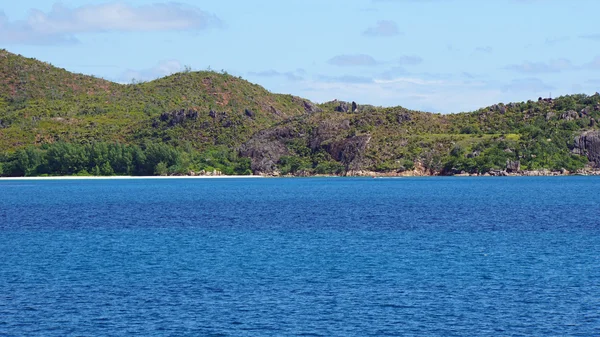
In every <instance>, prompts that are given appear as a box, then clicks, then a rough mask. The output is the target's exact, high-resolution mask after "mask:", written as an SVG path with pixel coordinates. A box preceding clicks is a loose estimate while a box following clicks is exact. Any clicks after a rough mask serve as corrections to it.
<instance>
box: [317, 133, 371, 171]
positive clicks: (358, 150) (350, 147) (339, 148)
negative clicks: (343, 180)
mask: <svg viewBox="0 0 600 337" xmlns="http://www.w3.org/2000/svg"><path fill="white" fill-rule="evenodd" d="M370 140H371V136H369V135H364V136H352V137H348V138H346V139H342V140H339V141H337V142H334V143H331V144H327V145H325V146H324V148H325V150H326V151H327V152H328V153H329V154H330V155H331V157H332V158H333V159H335V160H337V161H339V162H340V163H342V164H343V165H344V168H345V169H346V171H354V170H360V169H361V168H362V166H363V165H362V164H363V155H364V153H365V151H366V149H367V146H368V145H369V141H370Z"/></svg>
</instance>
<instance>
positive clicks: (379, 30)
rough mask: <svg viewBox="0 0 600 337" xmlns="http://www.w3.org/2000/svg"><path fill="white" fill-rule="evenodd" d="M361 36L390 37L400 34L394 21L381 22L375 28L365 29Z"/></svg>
mask: <svg viewBox="0 0 600 337" xmlns="http://www.w3.org/2000/svg"><path fill="white" fill-rule="evenodd" d="M363 34H364V35H366V36H372V37H391V36H397V35H400V34H402V33H401V32H400V30H399V29H398V25H397V24H396V23H395V22H394V21H388V20H381V21H379V22H377V24H376V25H375V26H371V27H369V28H367V29H366V30H365V31H364V32H363Z"/></svg>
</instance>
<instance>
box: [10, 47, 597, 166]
mask: <svg viewBox="0 0 600 337" xmlns="http://www.w3.org/2000/svg"><path fill="white" fill-rule="evenodd" d="M599 119H600V95H599V94H595V95H592V96H587V95H571V96H563V97H559V98H556V99H542V98H540V99H536V100H534V101H528V102H521V103H510V104H497V105H493V106H490V107H487V108H483V109H480V110H477V111H474V112H469V113H460V114H449V115H441V114H432V113H425V112H419V111H412V110H407V109H404V108H402V107H390V108H382V107H374V106H367V105H365V106H363V105H358V104H355V103H354V102H351V103H350V102H341V101H331V102H327V103H324V104H313V103H311V102H310V101H308V100H306V99H302V98H300V97H295V96H291V95H280V94H273V93H270V92H268V91H267V90H265V89H264V88H262V87H260V86H258V85H256V84H252V83H249V82H247V81H245V80H243V79H241V78H238V77H234V76H231V75H228V74H226V73H215V72H183V73H178V74H174V75H171V76H168V77H165V78H161V79H158V80H154V81H150V82H146V83H135V84H127V85H124V84H117V83H113V82H110V81H106V80H103V79H99V78H95V77H92V76H86V75H81V74H73V73H70V72H68V71H66V70H64V69H59V68H56V67H53V66H52V65H50V64H47V63H44V62H40V61H37V60H34V59H29V58H25V57H22V56H19V55H15V54H12V53H10V52H8V51H5V50H1V51H0V175H4V176H20V175H72V174H82V175H87V174H94V175H99V174H103V175H112V174H126V175H130V174H133V175H149V174H189V173H190V172H195V173H198V172H202V171H204V172H214V171H219V172H222V173H224V174H251V173H254V174H269V175H271V174H274V175H278V174H293V175H313V174H367V173H368V174H373V172H378V173H381V174H392V175H395V174H405V173H411V172H412V173H414V174H417V173H418V174H456V173H486V172H495V171H505V170H507V171H509V172H510V171H512V172H520V171H521V170H542V169H547V170H562V171H564V170H567V171H571V172H574V171H577V170H581V169H584V168H586V167H587V168H594V167H597V166H598V165H599V164H600V160H599V158H600V136H599V134H598V132H597V131H596V130H597V129H598V126H597V121H598V120H599Z"/></svg>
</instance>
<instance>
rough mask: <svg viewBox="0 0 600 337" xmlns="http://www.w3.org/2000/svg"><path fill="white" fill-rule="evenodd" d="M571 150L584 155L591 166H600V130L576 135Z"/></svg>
mask: <svg viewBox="0 0 600 337" xmlns="http://www.w3.org/2000/svg"><path fill="white" fill-rule="evenodd" d="M573 152H574V153H575V154H580V155H586V156H587V157H588V160H589V161H590V164H591V165H592V166H593V167H596V168H600V131H587V132H584V133H582V134H581V135H580V136H579V137H576V138H575V147H574V148H573Z"/></svg>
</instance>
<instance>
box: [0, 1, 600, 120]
mask: <svg viewBox="0 0 600 337" xmlns="http://www.w3.org/2000/svg"><path fill="white" fill-rule="evenodd" d="M598 13H600V1H597V0H569V1H567V0H485V1H483V0H285V1H283V0H255V1H247V0H219V1H214V0H213V1H204V0H198V1H186V0H181V1H179V2H161V0H151V1H146V0H123V1H116V2H115V1H72V0H65V1H61V2H54V1H52V0H20V1H10V2H9V1H3V4H1V5H0V48H4V49H7V50H8V51H10V52H14V53H18V54H22V55H24V56H27V57H34V58H36V59H38V60H42V61H46V62H49V63H51V64H53V65H55V66H58V67H61V68H65V69H67V70H69V71H73V72H78V73H84V74H89V75H94V76H98V77H102V78H105V79H108V80H112V81H116V82H120V83H131V82H132V81H134V80H135V81H148V80H153V79H156V78H159V77H162V76H166V75H169V74H171V73H174V72H178V71H182V70H184V69H186V68H191V69H192V70H207V69H211V70H215V71H226V72H228V73H229V74H232V75H235V76H241V77H242V78H244V79H247V80H249V81H251V82H254V83H258V84H260V85H262V86H264V87H265V88H267V89H268V90H270V91H271V92H275V93H289V94H293V95H297V96H301V97H305V98H308V99H310V100H313V101H315V102H325V101H330V100H333V99H339V100H345V101H356V102H358V103H359V104H373V105H377V106H396V105H401V106H404V107H406V108H409V109H415V110H424V111H431V112H441V113H454V112H462V111H473V110H476V109H479V108H481V107H485V106H489V105H492V104H495V103H499V102H520V101H527V100H529V99H532V100H537V98H538V97H540V96H542V97H548V96H550V95H551V96H552V97H557V96H560V95H566V94H574V93H585V94H593V93H595V92H596V91H600V90H599V89H598V88H599V87H600V25H598V24H597V20H598V19H597V17H598Z"/></svg>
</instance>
